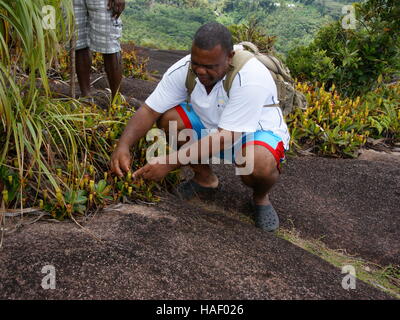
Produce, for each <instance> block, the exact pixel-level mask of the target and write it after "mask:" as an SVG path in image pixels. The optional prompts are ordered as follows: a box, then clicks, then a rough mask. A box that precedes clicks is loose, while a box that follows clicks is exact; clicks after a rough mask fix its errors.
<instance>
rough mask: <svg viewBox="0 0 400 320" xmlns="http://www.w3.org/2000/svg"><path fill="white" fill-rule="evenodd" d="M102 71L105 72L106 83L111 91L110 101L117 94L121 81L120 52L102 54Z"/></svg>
mask: <svg viewBox="0 0 400 320" xmlns="http://www.w3.org/2000/svg"><path fill="white" fill-rule="evenodd" d="M103 58H104V69H105V70H106V74H107V79H108V83H109V85H110V89H111V94H112V97H111V101H112V100H113V99H114V97H115V95H116V94H117V92H118V90H119V88H120V86H121V81H122V61H121V52H116V53H111V54H103Z"/></svg>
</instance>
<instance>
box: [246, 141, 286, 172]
mask: <svg viewBox="0 0 400 320" xmlns="http://www.w3.org/2000/svg"><path fill="white" fill-rule="evenodd" d="M247 145H259V146H263V147H265V148H267V149H268V150H269V151H270V152H271V153H272V155H273V156H274V158H275V161H276V164H277V168H278V170H279V172H281V159H284V158H285V151H284V150H285V148H284V146H283V142H282V141H279V143H278V144H277V146H276V149H274V148H272V147H271V146H270V145H269V144H268V143H265V142H263V141H259V140H253V141H249V142H246V143H245V144H243V145H242V148H244V147H245V146H247Z"/></svg>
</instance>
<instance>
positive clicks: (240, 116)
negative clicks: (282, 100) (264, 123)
mask: <svg viewBox="0 0 400 320" xmlns="http://www.w3.org/2000/svg"><path fill="white" fill-rule="evenodd" d="M232 89H233V88H232ZM232 89H231V90H230V97H229V101H228V103H227V105H226V106H225V108H224V111H223V112H222V115H221V118H220V121H219V124H218V127H219V128H221V129H225V130H229V131H234V132H255V131H257V127H258V122H259V121H260V118H261V113H262V108H263V105H264V104H265V101H266V100H267V98H268V97H269V96H270V95H271V93H270V90H268V88H266V87H264V86H261V85H258V84H249V85H245V86H242V87H239V86H238V87H236V88H235V89H234V90H232Z"/></svg>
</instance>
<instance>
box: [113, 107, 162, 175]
mask: <svg viewBox="0 0 400 320" xmlns="http://www.w3.org/2000/svg"><path fill="white" fill-rule="evenodd" d="M160 116H161V113H158V112H156V111H154V110H152V109H151V108H150V107H149V106H148V105H146V104H144V105H142V106H141V107H140V108H139V110H138V111H136V113H135V114H134V115H133V117H132V118H131V119H130V120H129V122H128V124H127V126H126V128H125V130H124V132H123V133H122V135H121V138H120V139H119V142H118V146H117V148H116V149H115V151H114V152H113V154H112V156H111V170H112V171H113V172H114V173H116V174H117V175H118V176H120V177H122V176H123V175H124V174H123V171H125V172H128V171H129V170H130V165H131V155H130V151H129V150H130V148H131V147H133V146H134V145H135V144H136V143H137V142H138V141H139V140H140V139H141V138H142V137H144V136H145V135H146V133H147V132H148V131H149V130H150V129H151V128H152V126H153V124H154V123H155V122H156V121H157V120H158V118H159V117H160Z"/></svg>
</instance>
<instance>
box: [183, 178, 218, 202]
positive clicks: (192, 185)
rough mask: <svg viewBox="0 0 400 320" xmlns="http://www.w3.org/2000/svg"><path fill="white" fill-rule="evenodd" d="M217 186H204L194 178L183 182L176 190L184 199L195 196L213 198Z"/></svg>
mask: <svg viewBox="0 0 400 320" xmlns="http://www.w3.org/2000/svg"><path fill="white" fill-rule="evenodd" d="M216 190H218V187H217V188H211V187H203V186H201V185H199V184H198V183H196V182H194V181H193V180H189V181H186V182H183V183H181V184H180V185H179V186H178V187H177V188H176V190H175V193H176V194H177V196H178V197H179V198H181V199H183V200H190V199H193V198H195V197H198V198H202V199H207V200H209V199H212V198H213V197H214V195H215V191H216Z"/></svg>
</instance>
